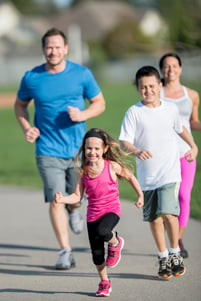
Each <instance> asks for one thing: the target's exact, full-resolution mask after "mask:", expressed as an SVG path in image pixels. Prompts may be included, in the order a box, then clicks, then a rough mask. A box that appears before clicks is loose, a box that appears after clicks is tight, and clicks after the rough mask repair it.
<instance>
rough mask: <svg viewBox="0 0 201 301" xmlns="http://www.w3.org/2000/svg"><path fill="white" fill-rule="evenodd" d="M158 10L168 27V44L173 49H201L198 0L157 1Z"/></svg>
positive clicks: (200, 17) (199, 4) (200, 6)
mask: <svg viewBox="0 0 201 301" xmlns="http://www.w3.org/2000/svg"><path fill="white" fill-rule="evenodd" d="M156 4H157V6H158V9H159V11H160V13H161V15H162V16H163V18H164V19H165V21H166V23H167V24H168V27H169V40H170V41H169V42H170V44H171V46H173V47H174V48H175V49H183V50H185V49H188V48H189V47H199V48H200V47H201V31H200V28H201V2H200V0H191V1H189V0H177V1H175V0H169V1H167V0H157V1H156Z"/></svg>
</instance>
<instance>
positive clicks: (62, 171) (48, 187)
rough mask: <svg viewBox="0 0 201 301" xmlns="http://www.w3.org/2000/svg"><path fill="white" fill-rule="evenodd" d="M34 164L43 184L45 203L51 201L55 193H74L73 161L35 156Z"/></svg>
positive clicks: (75, 174) (75, 177) (75, 181)
mask: <svg viewBox="0 0 201 301" xmlns="http://www.w3.org/2000/svg"><path fill="white" fill-rule="evenodd" d="M36 164H37V167H38V170H39V173H40V175H41V177H42V180H43V184H44V195H45V202H51V201H53V200H54V198H55V194H56V192H62V194H64V195H67V194H71V193H73V192H74V189H75V185H76V183H77V172H76V170H75V166H74V161H73V159H62V158H56V157H48V156H37V157H36Z"/></svg>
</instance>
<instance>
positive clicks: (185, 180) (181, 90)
mask: <svg viewBox="0 0 201 301" xmlns="http://www.w3.org/2000/svg"><path fill="white" fill-rule="evenodd" d="M159 67H160V71H161V74H162V75H163V80H162V81H163V88H162V89H161V95H160V96H161V99H163V100H166V101H170V102H173V103H175V104H176V105H177V107H178V109H179V113H180V117H181V120H182V122H183V125H184V126H185V127H186V128H187V129H188V130H189V132H191V130H201V122H200V120H199V110H198V109H199V102H200V99H199V94H198V93H197V91H195V90H192V89H190V88H188V87H185V86H183V85H182V83H181V81H180V77H181V73H182V62H181V59H180V57H179V56H178V55H177V54H176V53H166V54H164V55H163V56H162V57H161V59H160V61H159ZM178 142H179V149H180V162H181V175H182V181H181V184H180V190H179V202H180V215H179V246H180V250H181V255H182V257H184V258H187V257H188V251H187V250H186V249H185V248H184V245H183V242H182V239H183V235H184V231H185V228H186V227H187V224H188V220H189V216H190V199H191V191H192V188H193V183H194V177H195V172H196V161H195V160H194V161H192V162H189V161H187V160H186V158H185V157H184V153H185V152H186V151H187V150H188V145H187V144H186V143H185V142H184V141H182V139H180V137H178Z"/></svg>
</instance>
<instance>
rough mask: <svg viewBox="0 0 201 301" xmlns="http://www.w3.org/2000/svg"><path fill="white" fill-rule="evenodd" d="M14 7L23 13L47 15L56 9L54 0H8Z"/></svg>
mask: <svg viewBox="0 0 201 301" xmlns="http://www.w3.org/2000/svg"><path fill="white" fill-rule="evenodd" d="M10 1H11V2H12V3H13V4H14V5H15V7H16V8H17V9H18V10H19V11H20V12H21V13H22V14H24V15H42V16H48V15H51V14H54V13H56V12H57V11H58V7H57V6H56V4H55V3H54V1H52V0H49V1H37V0H10Z"/></svg>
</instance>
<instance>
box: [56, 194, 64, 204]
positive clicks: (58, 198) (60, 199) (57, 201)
mask: <svg viewBox="0 0 201 301" xmlns="http://www.w3.org/2000/svg"><path fill="white" fill-rule="evenodd" d="M55 202H56V203H63V194H62V193H61V192H57V193H56V194H55Z"/></svg>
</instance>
